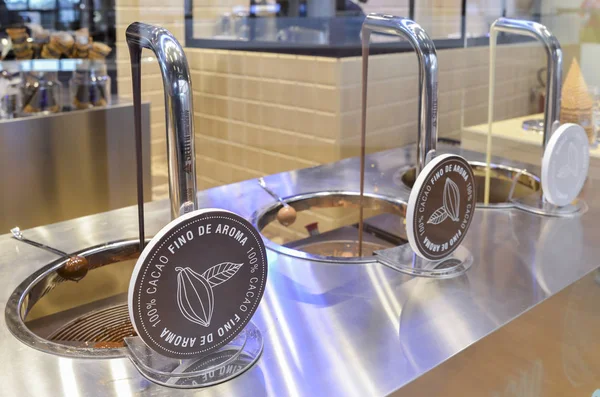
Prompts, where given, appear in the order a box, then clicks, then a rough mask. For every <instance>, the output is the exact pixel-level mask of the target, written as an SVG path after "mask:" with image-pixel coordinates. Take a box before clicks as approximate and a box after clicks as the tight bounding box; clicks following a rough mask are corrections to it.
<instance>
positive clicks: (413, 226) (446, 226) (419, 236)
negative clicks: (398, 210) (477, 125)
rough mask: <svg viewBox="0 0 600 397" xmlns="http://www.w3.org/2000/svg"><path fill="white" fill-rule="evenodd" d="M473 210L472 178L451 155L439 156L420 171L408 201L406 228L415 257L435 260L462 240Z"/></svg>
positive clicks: (465, 166) (467, 167) (464, 164)
mask: <svg viewBox="0 0 600 397" xmlns="http://www.w3.org/2000/svg"><path fill="white" fill-rule="evenodd" d="M474 211H475V176H474V175H473V170H472V169H471V166H470V165H469V163H468V162H467V161H466V160H465V159H464V158H462V157H461V156H457V155H454V154H444V155H440V156H438V157H436V158H434V159H433V160H431V161H430V162H429V163H428V164H427V165H426V166H425V168H424V169H423V171H421V173H420V174H419V176H418V177H417V180H416V181H415V184H414V186H413V189H412V191H411V193H410V198H409V200H408V208H407V211H406V229H407V234H408V241H409V243H410V246H411V248H412V249H413V251H415V253H416V254H417V255H419V256H420V257H422V258H424V259H428V260H431V261H437V260H440V259H443V258H444V257H446V256H448V255H450V254H451V253H452V252H453V251H454V250H455V249H456V248H458V246H459V245H460V243H461V242H462V240H463V239H464V238H465V235H466V233H467V230H468V229H469V225H470V224H471V220H472V219H473V213H474Z"/></svg>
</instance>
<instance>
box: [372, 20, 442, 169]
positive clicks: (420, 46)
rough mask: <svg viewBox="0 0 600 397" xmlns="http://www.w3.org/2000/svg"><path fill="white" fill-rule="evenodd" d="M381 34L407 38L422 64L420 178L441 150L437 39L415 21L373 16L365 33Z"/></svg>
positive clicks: (420, 68)
mask: <svg viewBox="0 0 600 397" xmlns="http://www.w3.org/2000/svg"><path fill="white" fill-rule="evenodd" d="M365 32H377V33H385V34H391V35H395V36H400V37H404V38H406V39H407V40H408V41H409V43H410V44H411V45H412V47H413V48H414V49H415V51H416V53H417V59H418V61H419V121H418V138H417V146H418V149H417V165H416V175H419V173H420V172H421V170H422V169H423V168H424V167H425V165H426V164H427V162H428V161H429V160H430V159H431V158H432V157H433V155H434V154H435V150H436V147H437V86H438V62H437V54H436V51H435V46H434V44H433V40H431V38H430V37H429V35H428V34H427V32H426V31H425V30H424V29H423V28H422V27H421V26H420V25H419V24H417V23H416V22H415V21H412V20H410V19H408V18H403V17H394V16H390V15H383V14H369V15H368V16H367V17H366V19H365V22H364V23H363V27H362V33H363V36H364V35H365Z"/></svg>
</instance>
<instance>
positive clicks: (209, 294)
mask: <svg viewBox="0 0 600 397" xmlns="http://www.w3.org/2000/svg"><path fill="white" fill-rule="evenodd" d="M242 265H243V263H231V262H223V263H219V264H217V265H215V266H213V267H211V268H209V269H208V270H206V271H205V272H204V273H203V274H199V273H197V272H195V271H194V270H193V269H190V268H189V267H176V268H175V271H177V272H179V273H178V274H177V305H178V307H179V311H180V312H181V314H182V315H183V317H185V318H186V319H187V320H188V321H191V322H192V323H194V324H198V325H201V326H203V327H208V326H209V325H210V320H211V318H212V314H213V310H214V307H215V302H214V294H213V287H216V286H217V285H220V284H223V283H224V282H226V281H227V280H229V279H230V278H231V277H233V276H234V275H235V274H236V273H237V271H238V270H239V269H240V267H242Z"/></svg>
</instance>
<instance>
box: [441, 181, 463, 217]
mask: <svg viewBox="0 0 600 397" xmlns="http://www.w3.org/2000/svg"><path fill="white" fill-rule="evenodd" d="M444 208H445V209H446V212H447V213H448V217H449V218H450V219H452V220H453V221H454V222H458V220H459V218H458V217H459V216H460V214H459V212H458V211H459V209H460V192H459V190H458V186H457V185H456V183H454V181H453V180H452V179H450V178H446V184H445V185H444Z"/></svg>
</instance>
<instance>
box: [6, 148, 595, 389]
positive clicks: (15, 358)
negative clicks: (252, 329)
mask: <svg viewBox="0 0 600 397" xmlns="http://www.w3.org/2000/svg"><path fill="white" fill-rule="evenodd" d="M439 150H440V152H444V151H448V148H447V147H444V146H442V145H440V147H439ZM415 152H416V150H415V147H414V146H412V147H408V148H404V149H397V150H392V151H387V152H382V153H377V154H374V155H371V156H368V158H367V164H368V166H367V174H366V186H367V187H366V191H367V192H369V193H373V192H374V191H375V190H377V193H378V194H387V195H390V196H393V197H395V198H397V199H400V200H405V199H406V198H407V197H408V189H407V188H406V187H405V186H404V184H403V183H402V181H401V172H399V169H400V168H401V167H406V166H407V165H409V164H414V163H415V160H416V158H415V156H414V153H415ZM459 154H461V155H462V156H464V157H466V158H467V159H469V160H475V161H481V160H482V159H483V155H481V154H476V153H472V152H466V151H459ZM494 161H495V162H496V163H500V164H502V163H506V162H503V161H502V160H501V159H494ZM371 165H372V166H371ZM531 171H532V172H534V173H535V172H538V171H539V170H536V169H532V170H531ZM358 173H359V161H358V159H348V160H343V161H340V162H338V163H335V164H329V165H324V166H321V167H315V168H310V169H305V170H298V171H292V172H287V173H282V174H278V175H273V176H270V177H267V178H266V180H267V183H268V185H269V186H272V187H273V189H274V190H276V191H277V192H279V193H280V194H281V195H282V196H292V195H296V194H302V193H307V192H313V191H318V190H330V189H334V190H335V189H337V190H354V191H358V187H359V186H358V185H359V181H358ZM599 193H600V187H599V185H598V181H597V180H590V181H588V184H587V186H586V188H585V193H584V196H585V198H586V200H587V201H588V204H589V207H590V208H589V211H588V212H587V213H586V214H585V215H584V216H582V217H575V218H570V219H562V218H549V217H541V216H538V215H534V214H530V213H526V212H522V211H519V210H515V209H510V210H509V209H477V210H476V212H475V216H474V219H473V222H472V224H471V229H470V230H469V232H468V234H467V236H466V238H465V240H464V245H465V246H466V248H468V249H469V250H470V251H471V252H472V253H473V257H474V264H473V267H472V268H471V269H470V270H469V271H468V272H467V273H466V274H465V275H462V276H460V277H458V278H454V279H449V280H432V279H419V278H414V277H410V276H407V275H404V274H400V273H398V272H395V271H393V270H391V269H388V268H386V267H385V266H383V265H381V264H378V263H366V264H335V265H330V264H324V263H317V262H311V261H302V260H298V259H295V258H291V257H287V256H284V255H280V254H277V253H276V252H273V251H269V252H268V260H269V267H270V269H269V272H270V273H269V281H268V285H267V289H266V292H265V297H264V299H263V301H262V303H261V305H260V307H259V309H258V311H257V314H256V315H255V317H254V319H253V322H254V323H255V324H256V325H257V326H258V327H259V328H260V329H261V331H262V333H263V336H264V338H265V349H264V353H263V356H262V357H261V358H260V360H259V361H258V363H257V364H256V365H255V366H254V367H253V368H251V369H250V370H249V371H248V372H246V373H244V374H243V375H241V376H240V377H238V378H235V379H233V380H231V381H229V382H227V383H224V384H221V385H217V386H214V387H210V388H208V389H202V390H173V389H168V388H165V387H161V386H158V385H155V384H152V383H150V382H148V381H146V380H145V379H144V378H143V377H142V376H141V375H139V374H138V372H137V371H136V370H135V369H134V367H133V365H132V364H131V363H130V362H129V361H128V360H127V359H122V358H119V359H111V360H108V359H102V360H81V359H79V360H77V359H67V358H59V357H57V356H54V355H51V354H46V353H43V352H40V351H37V350H34V349H31V348H29V347H27V346H25V345H24V344H22V343H20V342H18V341H17V340H16V339H15V338H14V337H13V336H12V335H11V334H10V332H9V331H8V329H7V327H6V323H5V319H4V317H1V318H0V351H2V353H3V357H10V359H4V360H2V361H0V384H2V387H3V388H2V393H3V394H5V395H35V396H56V395H75V396H91V395H105V396H129V395H148V396H175V395H206V396H232V395H233V396H245V395H249V396H262V395H271V396H333V395H344V396H377V395H388V394H392V393H394V392H401V391H402V388H403V387H406V385H410V383H411V382H413V381H415V380H416V379H419V378H420V377H422V376H424V375H426V374H427V373H429V372H430V371H431V370H432V369H434V368H435V367H437V366H439V365H440V364H442V363H444V362H446V361H447V363H446V364H445V365H450V366H451V365H452V362H453V361H454V359H453V357H454V356H456V355H457V354H459V353H461V352H464V353H469V352H470V351H471V350H472V349H477V347H478V346H479V345H480V344H481V343H483V342H485V341H486V339H487V338H489V337H490V336H493V334H492V333H493V332H494V331H497V330H498V329H501V327H502V326H503V325H505V324H507V323H509V322H511V321H512V320H514V319H515V318H516V317H518V316H519V315H521V314H523V313H524V312H526V311H528V310H529V309H531V308H534V307H535V306H536V305H538V304H540V303H541V307H544V305H546V303H543V302H544V301H545V300H546V299H547V298H549V297H551V296H553V295H555V294H556V293H558V292H559V291H560V290H562V289H563V288H565V287H567V286H569V285H570V284H572V283H574V282H575V281H577V280H579V279H580V278H582V277H583V276H585V275H586V274H588V273H589V272H590V271H592V270H594V269H596V268H597V267H598V262H599V259H598V258H600V245H599V244H597V241H598V238H599V232H598V226H597V225H598V222H599V221H600V202H598V200H594V199H595V198H596V197H598V194H599ZM198 199H199V203H200V206H201V207H221V208H225V209H229V210H232V211H235V212H237V213H239V214H241V215H243V216H245V217H247V218H250V216H251V215H252V214H253V213H254V212H255V211H256V210H257V209H258V208H262V207H264V206H268V205H270V204H271V203H272V198H271V197H270V196H269V195H268V194H266V193H265V192H264V191H262V189H261V188H260V186H259V185H258V184H257V183H256V181H246V182H241V183H237V184H233V185H229V186H221V187H217V188H214V189H210V190H207V191H203V192H200V193H199V194H198ZM146 211H147V224H146V225H147V232H148V235H152V234H153V233H156V232H157V231H158V230H159V229H160V228H161V227H162V226H164V225H165V224H166V223H167V222H168V221H169V219H170V209H169V203H168V202H167V201H166V200H165V201H161V202H154V203H149V204H147V206H146ZM27 235H28V236H29V237H30V238H32V239H38V240H40V241H44V242H46V243H47V244H50V245H54V246H56V247H58V248H61V249H63V250H66V251H69V252H70V251H76V250H80V249H83V248H85V247H89V246H94V245H98V244H101V243H105V242H108V241H112V240H116V239H122V238H135V237H136V236H137V212H136V209H135V208H134V207H130V208H124V209H120V210H116V211H111V212H107V213H102V214H98V215H94V216H91V217H86V218H79V219H75V220H72V221H69V222H64V223H59V224H55V225H50V226H43V227H39V228H35V229H32V230H28V231H27ZM53 259H55V257H54V256H53V255H52V254H49V253H46V252H44V251H41V250H38V249H36V248H34V247H29V246H26V245H24V244H22V243H19V242H17V241H15V240H12V239H10V238H9V236H8V235H3V236H0V305H1V306H2V307H4V305H5V304H6V301H7V299H8V297H9V296H10V294H11V293H12V291H13V290H14V289H15V287H16V286H17V285H18V284H19V283H21V282H22V280H24V279H25V278H26V277H28V276H29V275H30V274H31V273H32V272H34V271H35V270H37V269H39V268H41V267H43V266H44V265H46V264H47V263H49V262H50V261H51V260H53ZM596 306H597V305H596ZM590 313H592V314H594V315H597V309H596V307H592V308H590ZM559 321H560V318H555V319H554V320H552V321H550V322H549V323H546V324H545V326H546V327H552V326H559V324H557V322H559ZM539 324H544V323H543V322H540V323H539ZM575 324H577V323H575ZM529 337H530V338H532V339H535V335H529ZM575 337H576V336H575ZM566 339H567V340H572V339H570V337H569V336H568V335H567V337H566ZM521 341H522V340H521ZM521 343H525V342H521ZM481 357H482V358H480V360H481V359H486V360H490V361H491V360H493V359H494V357H490V356H489V355H483V356H481ZM517 360H518V357H515V359H514V360H513V361H509V362H508V363H506V364H505V365H507V366H510V365H515V364H516V361H517ZM555 364H556V365H560V363H555ZM472 365H479V361H474V362H473V364H472ZM553 365H554V364H553ZM448 368H450V369H451V370H452V369H453V367H448ZM454 368H457V369H460V366H458V367H454ZM515 368H519V367H517V366H515ZM432 373H434V372H432ZM450 374H451V375H450ZM545 374H546V373H543V374H542V376H546V375H545ZM548 374H551V373H550V372H548ZM454 375H455V372H452V371H450V372H448V373H446V375H445V376H444V378H445V380H446V381H448V382H452V381H453V378H452V377H451V376H454ZM549 376H550V375H549ZM461 379H468V377H467V376H465V377H463V378H461ZM412 390H416V391H415V392H414V393H413V394H411V395H423V394H421V393H420V389H412ZM425 395H426V394H425ZM464 395H469V394H464Z"/></svg>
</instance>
